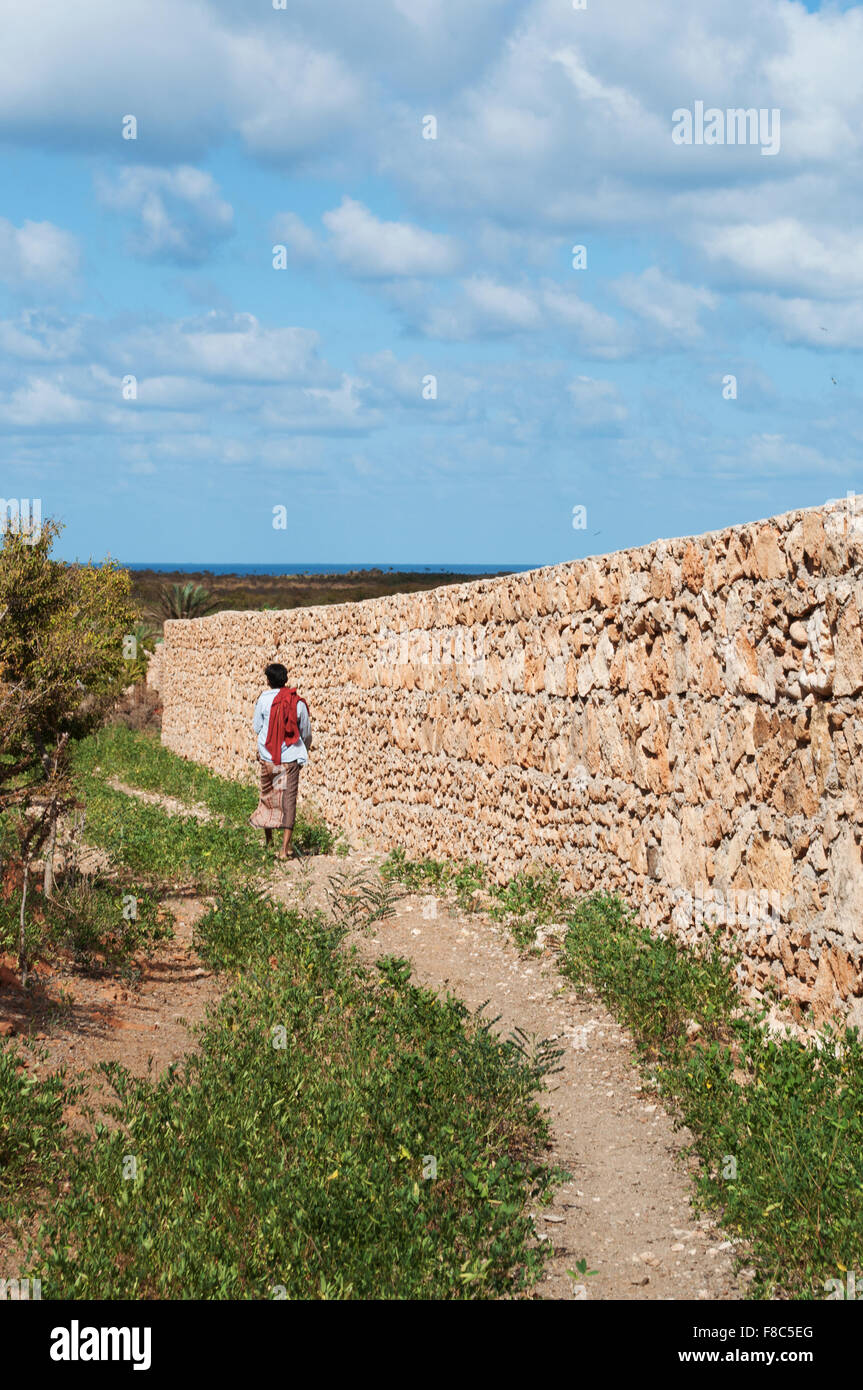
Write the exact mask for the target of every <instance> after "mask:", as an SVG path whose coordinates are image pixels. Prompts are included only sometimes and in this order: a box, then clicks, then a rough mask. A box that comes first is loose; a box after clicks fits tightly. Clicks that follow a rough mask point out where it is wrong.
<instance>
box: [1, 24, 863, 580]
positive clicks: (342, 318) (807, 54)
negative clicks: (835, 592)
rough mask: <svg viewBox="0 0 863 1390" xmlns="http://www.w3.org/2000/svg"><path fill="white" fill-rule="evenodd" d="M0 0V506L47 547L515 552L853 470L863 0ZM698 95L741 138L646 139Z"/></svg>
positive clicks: (745, 513)
mask: <svg viewBox="0 0 863 1390" xmlns="http://www.w3.org/2000/svg"><path fill="white" fill-rule="evenodd" d="M3 22H4V44H3V50H2V53H0V149H2V160H3V165H4V169H3V174H4V177H3V180H2V187H3V190H4V192H3V197H2V202H0V435H2V445H0V447H2V455H0V457H2V463H0V495H2V496H3V497H6V498H9V497H28V498H30V497H39V498H40V499H41V501H42V508H43V513H44V514H47V515H53V516H57V517H59V518H60V519H62V520H63V521H64V523H65V526H66V529H65V532H64V535H63V540H62V543H61V547H60V551H61V553H62V554H64V555H65V556H66V557H68V558H72V557H76V556H77V557H80V558H83V557H86V556H89V555H92V556H94V557H101V556H103V555H105V554H106V553H111V554H113V555H116V556H117V557H119V558H120V559H123V560H128V561H141V560H153V561H171V560H173V561H178V562H179V561H202V562H203V561H211V562H220V563H231V562H241V561H257V562H261V563H277V562H281V561H284V562H285V564H286V565H295V564H301V563H304V562H305V563H322V562H325V561H332V562H349V561H369V562H379V563H381V562H387V561H391V562H416V563H418V564H419V563H423V562H440V563H456V562H459V561H462V562H470V563H477V564H479V563H504V562H513V563H552V562H556V561H560V560H566V559H572V558H575V557H577V556H580V555H585V554H591V553H599V552H603V551H606V550H612V549H617V548H620V547H623V546H629V545H636V544H641V543H644V542H647V541H650V540H652V539H654V538H656V537H658V536H674V535H683V534H689V533H694V532H700V531H705V530H711V529H715V528H718V527H720V526H724V525H727V524H730V523H732V522H738V521H745V520H751V519H753V518H756V517H762V516H768V515H771V514H772V513H775V512H780V511H783V510H787V509H789V508H792V507H797V506H808V505H812V504H815V503H817V502H820V501H823V500H824V499H826V498H828V497H838V496H843V495H844V494H845V493H846V492H847V491H849V490H852V489H853V490H855V491H863V477H861V469H860V466H859V462H858V460H859V457H860V444H861V437H863V428H861V413H860V405H861V398H863V383H861V373H860V350H861V348H862V347H863V237H861V233H860V230H859V229H860V226H861V216H860V214H861V138H863V84H861V82H860V73H861V71H863V7H861V6H859V5H848V4H843V5H829V6H821V7H818V6H816V5H814V4H811V3H810V4H808V5H803V4H800V3H784V0H783V2H782V3H778V2H777V0H725V3H723V4H722V5H716V4H708V3H705V0H694V3H690V4H688V5H686V6H682V5H681V4H680V0H652V2H651V3H650V4H645V3H644V0H604V2H603V3H601V2H600V0H587V6H586V8H585V9H583V10H575V9H574V8H573V6H572V3H571V0H539V2H538V0H471V4H470V5H469V6H468V5H465V4H464V3H463V0H376V3H375V4H374V5H373V6H371V7H369V6H358V5H356V4H355V3H351V2H350V0H328V3H327V4H325V5H322V4H320V3H319V0H288V4H287V7H286V9H284V10H280V9H275V8H273V5H272V0H257V3H255V4H249V3H248V0H243V2H242V3H240V0H230V2H229V0H209V3H207V0H141V2H140V3H138V0H133V3H130V4H124V5H122V6H117V5H116V4H114V3H109V0H78V3H76V4H75V5H74V6H70V5H68V4H67V3H65V0H63V3H61V0H46V3H44V4H40V5H33V4H32V0H5V3H4V21H3ZM699 101H700V102H703V103H704V104H705V106H706V107H708V108H710V107H715V108H718V109H720V110H722V111H724V110H726V109H728V108H731V107H746V108H756V109H757V110H762V109H763V110H765V111H768V112H769V111H774V110H778V111H779V112H780V120H781V126H780V130H781V141H780V146H779V149H778V150H777V152H776V153H775V154H773V155H766V154H763V153H762V149H761V147H760V146H759V145H758V144H751V145H732V144H729V143H724V144H723V143H716V144H702V145H696V144H691V145H684V144H677V143H675V141H674V140H673V139H672V114H673V112H675V111H676V110H679V109H681V108H683V109H687V110H694V107H695V103H696V102H699ZM127 115H134V116H135V117H136V120H137V138H136V139H134V140H127V139H124V138H123V134H122V123H123V118H124V117H125V116H127ZM427 116H434V118H435V120H436V122H437V132H436V134H437V138H436V139H424V138H423V121H424V118H425V117H427ZM575 245H582V246H585V247H586V248H587V266H586V268H585V269H574V268H573V264H572V260H573V257H572V248H573V246H575ZM275 246H283V247H285V258H286V262H287V264H286V268H285V269H274V266H273V248H274V247H275ZM429 375H433V376H434V377H435V378H436V381H437V397H436V399H425V398H424V395H423V381H424V379H425V378H427V377H428V376H429ZM730 375H733V376H734V377H735V378H736V382H737V387H736V389H737V395H736V399H728V398H726V397H725V396H724V394H723V381H724V379H725V378H727V377H728V376H730ZM129 376H134V378H135V380H136V389H137V397H136V399H134V400H126V399H124V397H123V381H124V378H126V377H129ZM281 505H283V506H285V507H286V508H287V510H288V525H287V528H286V529H274V527H273V525H272V518H273V508H274V507H276V506H281ZM576 506H583V507H585V508H586V511H587V525H586V527H585V529H579V530H576V529H573V526H572V516H573V507H576Z"/></svg>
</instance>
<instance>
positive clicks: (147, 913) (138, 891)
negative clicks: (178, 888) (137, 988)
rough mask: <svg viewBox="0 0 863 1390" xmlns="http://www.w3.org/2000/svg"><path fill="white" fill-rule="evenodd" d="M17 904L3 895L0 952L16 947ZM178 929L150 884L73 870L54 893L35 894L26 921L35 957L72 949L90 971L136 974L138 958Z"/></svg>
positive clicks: (74, 956) (72, 953) (148, 952)
mask: <svg viewBox="0 0 863 1390" xmlns="http://www.w3.org/2000/svg"><path fill="white" fill-rule="evenodd" d="M18 925H19V924H18V903H17V901H16V900H15V899H14V898H11V897H10V898H0V951H11V950H13V949H14V947H15V945H16V943H17V938H18ZM172 934H173V930H172V927H171V925H170V922H169V918H168V915H167V914H166V913H164V912H163V911H162V910H161V909H160V908H159V905H158V902H157V901H156V900H155V898H153V897H152V896H151V895H150V894H149V893H148V891H147V890H146V889H144V888H142V887H140V886H138V885H137V884H135V883H134V882H131V881H130V882H129V883H126V884H124V885H123V887H122V888H120V887H119V886H118V884H117V883H112V882H107V881H102V880H100V879H99V878H97V877H94V878H84V877H79V876H77V875H74V876H73V875H69V876H68V878H67V879H66V880H65V881H64V882H63V883H62V884H61V886H60V887H59V888H58V889H57V890H56V891H55V892H54V893H53V894H52V896H51V897H50V898H45V897H44V896H42V897H35V898H34V906H33V910H32V911H31V913H30V916H29V917H28V921H27V947H28V952H29V956H30V959H36V958H41V959H46V958H49V957H52V956H54V955H55V954H56V952H57V951H58V950H59V951H63V952H66V953H68V955H69V956H70V957H71V958H72V960H73V961H74V962H75V964H76V965H78V966H80V967H82V968H83V969H85V970H91V971H95V970H107V971H110V972H112V973H121V974H123V975H124V976H125V977H126V978H128V979H132V978H134V975H135V967H134V966H133V959H134V957H135V956H138V955H139V954H140V953H142V952H145V953H147V954H150V953H151V952H152V951H153V950H154V949H155V947H156V946H157V945H158V943H159V942H160V941H164V940H166V939H168V938H170V937H171V936H172Z"/></svg>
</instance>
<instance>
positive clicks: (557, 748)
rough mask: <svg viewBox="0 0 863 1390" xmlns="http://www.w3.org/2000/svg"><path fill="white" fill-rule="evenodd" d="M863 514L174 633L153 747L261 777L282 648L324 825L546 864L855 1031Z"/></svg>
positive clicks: (158, 666) (500, 873) (862, 947)
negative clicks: (725, 945)
mask: <svg viewBox="0 0 863 1390" xmlns="http://www.w3.org/2000/svg"><path fill="white" fill-rule="evenodd" d="M861 612H863V518H861V517H858V515H857V511H856V503H854V502H852V501H848V502H837V503H827V504H826V505H825V506H824V507H820V508H814V509H810V510H806V511H797V512H789V513H787V514H786V515H784V516H780V517H775V518H773V519H772V520H769V521H764V522H756V523H752V524H749V525H745V526H736V527H731V528H729V529H727V530H723V531H719V532H713V533H710V534H707V535H704V536H699V537H695V538H688V539H687V538H684V539H681V540H672V541H656V542H655V543H654V544H652V545H648V546H644V547H642V548H640V549H635V550H626V551H619V552H617V553H615V554H612V555H605V556H601V557H598V558H591V559H587V560H579V561H574V562H572V563H570V564H564V565H555V566H552V567H549V568H546V569H539V570H534V571H532V572H530V573H528V574H520V575H511V576H506V577H503V578H497V579H486V580H479V581H476V582H473V583H466V584H461V585H457V586H453V587H443V588H440V589H436V590H433V591H432V592H429V593H423V594H409V595H398V596H395V597H389V598H381V599H372V600H368V601H367V602H363V603H354V604H341V605H338V606H334V607H317V608H303V609H294V610H292V611H289V612H264V613H261V612H251V613H235V612H232V613H220V614H217V615H215V616H213V617H209V618H202V619H198V620H196V621H192V622H189V621H172V622H168V623H166V625H165V640H164V643H163V645H162V647H161V648H160V649H159V652H158V655H157V656H156V658H154V661H153V662H152V663H151V672H150V680H151V682H153V683H156V684H158V687H159V689H160V692H161V696H162V701H163V706H164V716H163V735H162V736H163V741H164V742H165V744H166V745H167V746H168V747H169V748H171V749H173V750H174V751H175V752H177V753H180V754H183V755H184V756H186V757H190V758H194V759H197V760H198V761H200V762H203V763H206V764H208V765H209V766H210V767H212V768H214V769H215V770H216V771H217V772H220V773H222V774H225V775H228V776H232V777H240V778H252V777H255V776H256V768H255V764H254V762H253V759H254V739H253V736H252V732H251V716H252V709H253V706H254V702H255V700H256V698H257V696H258V694H259V693H260V690H261V687H262V684H263V678H262V671H263V667H264V666H265V665H266V664H267V663H268V662H270V661H273V660H280V661H283V662H284V663H285V665H286V666H287V667H288V670H289V672H290V676H291V681H292V683H295V684H296V685H298V686H299V687H300V689H301V691H302V693H304V694H305V695H307V696H308V700H309V704H310V707H311V712H312V719H313V722H314V726H315V747H314V752H313V755H312V758H311V760H310V763H309V766H308V768H307V769H306V772H305V773H304V777H303V784H302V785H303V792H304V794H305V796H306V797H307V798H311V799H313V800H314V801H315V802H317V804H318V805H319V806H320V807H321V808H322V809H323V810H324V812H325V813H326V814H327V815H328V817H329V818H330V819H331V821H332V822H333V823H335V824H338V825H341V826H344V827H346V828H354V829H359V830H362V831H364V832H366V833H368V834H370V835H371V836H372V837H373V838H374V839H376V840H377V841H378V842H379V843H380V844H382V845H383V846H384V847H387V846H392V845H395V844H402V845H404V846H405V847H406V849H407V850H408V852H409V853H410V854H411V855H414V856H419V855H433V856H436V857H451V858H454V859H479V860H482V861H483V862H484V863H485V864H486V865H487V866H488V868H489V871H490V874H491V875H492V877H493V878H496V879H498V880H502V879H505V878H507V877H509V876H511V875H512V874H513V873H515V872H516V871H517V870H519V869H525V868H527V867H528V866H530V865H535V864H551V865H556V866H557V867H558V868H559V869H560V870H561V871H562V872H563V874H564V876H565V878H566V880H567V881H568V882H569V884H570V885H571V886H572V887H573V888H574V889H576V890H579V891H588V890H592V889H603V890H606V891H609V892H618V893H620V894H622V895H623V896H624V897H625V898H626V899H627V900H629V902H630V903H631V904H632V905H633V906H635V907H636V908H637V909H638V910H639V912H640V914H641V918H642V920H643V921H644V922H645V923H646V924H647V925H649V926H650V928H651V929H652V930H654V931H673V932H676V933H677V934H678V935H679V936H680V937H681V938H683V939H685V940H687V941H690V942H693V941H696V940H698V939H699V938H700V937H702V936H703V935H704V933H705V932H707V931H709V930H711V928H712V927H713V925H714V924H716V925H719V926H721V927H723V928H724V930H725V931H726V932H727V933H728V934H729V936H731V937H732V938H733V939H734V942H735V945H736V946H737V948H738V949H739V950H740V951H741V952H742V953H743V967H742V970H741V984H742V985H743V986H744V987H745V988H746V989H747V990H748V991H749V992H752V991H754V992H756V994H758V993H770V992H771V989H774V990H777V991H778V992H779V993H780V994H781V995H782V996H784V997H786V998H788V999H790V1000H791V1001H792V1012H793V1013H794V1014H795V1015H796V1016H797V1018H798V1019H799V1021H801V1022H803V1023H806V1024H809V1023H811V1022H816V1023H817V1022H820V1021H822V1020H824V1019H826V1018H828V1017H831V1016H834V1015H838V1014H846V1013H847V1014H848V1015H849V1016H850V1018H851V1019H853V1020H854V1021H856V1022H860V1023H861V1025H863V864H861V833H863V799H861V781H863V718H861V709H860V694H861V691H863V642H861V628H860V614H861Z"/></svg>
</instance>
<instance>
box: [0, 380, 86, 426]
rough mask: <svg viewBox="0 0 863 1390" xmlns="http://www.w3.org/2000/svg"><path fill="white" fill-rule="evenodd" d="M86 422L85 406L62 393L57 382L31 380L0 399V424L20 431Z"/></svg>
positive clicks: (62, 390)
mask: <svg viewBox="0 0 863 1390" xmlns="http://www.w3.org/2000/svg"><path fill="white" fill-rule="evenodd" d="M86 418H87V411H86V408H85V406H84V404H83V403H82V402H81V401H79V400H76V398H75V397H74V396H72V395H70V394H69V392H68V391H66V390H64V389H63V387H62V385H61V384H60V382H58V381H51V380H47V379H44V378H42V377H32V378H30V379H29V380H28V381H27V382H26V383H25V384H24V385H23V386H19V387H18V388H17V389H16V390H15V391H13V392H12V393H11V395H9V396H8V397H7V398H6V399H5V400H3V399H0V420H2V421H3V422H4V423H6V424H7V425H14V426H16V427H17V428H19V429H47V428H57V427H58V426H60V427H64V428H68V427H69V426H72V425H78V424H80V423H82V422H83V421H84V420H85V419H86Z"/></svg>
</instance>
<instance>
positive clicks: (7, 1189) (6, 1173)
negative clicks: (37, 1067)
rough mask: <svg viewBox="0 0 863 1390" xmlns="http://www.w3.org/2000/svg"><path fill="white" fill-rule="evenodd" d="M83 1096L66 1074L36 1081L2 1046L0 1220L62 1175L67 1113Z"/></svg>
mask: <svg viewBox="0 0 863 1390" xmlns="http://www.w3.org/2000/svg"><path fill="white" fill-rule="evenodd" d="M80 1092H81V1087H80V1086H77V1085H76V1086H72V1085H70V1084H69V1083H67V1081H66V1074H65V1069H61V1070H60V1071H57V1072H55V1073H54V1074H53V1076H49V1077H46V1078H45V1079H44V1080H41V1081H39V1080H36V1079H35V1078H34V1077H33V1076H31V1075H29V1074H28V1072H27V1070H26V1068H25V1067H24V1065H23V1064H22V1061H21V1057H20V1055H19V1053H18V1051H17V1049H16V1048H15V1047H13V1046H10V1045H9V1044H8V1043H7V1042H6V1041H5V1039H3V1040H0V1215H2V1216H4V1217H9V1216H11V1215H14V1213H15V1207H14V1205H13V1202H14V1201H16V1200H20V1199H21V1197H22V1195H25V1194H28V1193H30V1192H32V1191H33V1190H34V1189H38V1188H40V1187H41V1186H42V1185H44V1184H46V1183H50V1182H51V1181H52V1180H54V1179H56V1178H57V1177H58V1176H59V1174H60V1173H61V1172H62V1169H63V1155H64V1149H65V1145H66V1139H67V1136H66V1127H65V1124H64V1120H63V1110H64V1107H65V1106H66V1105H67V1104H68V1103H69V1102H70V1100H72V1099H73V1098H74V1097H75V1096H77V1095H79V1094H80ZM0 1277H2V1275H0Z"/></svg>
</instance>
